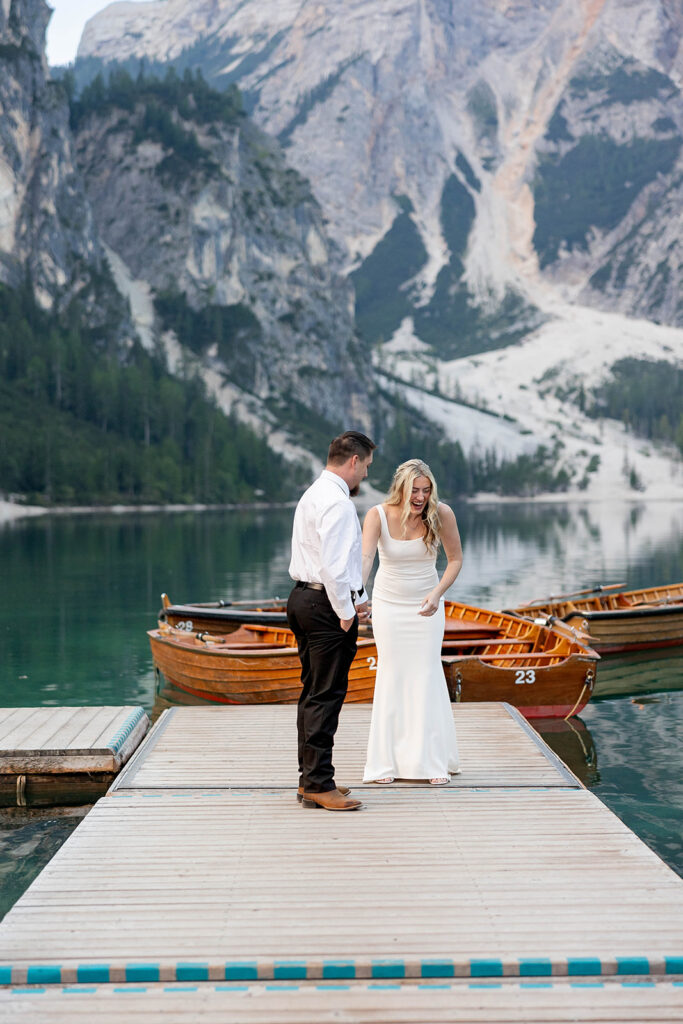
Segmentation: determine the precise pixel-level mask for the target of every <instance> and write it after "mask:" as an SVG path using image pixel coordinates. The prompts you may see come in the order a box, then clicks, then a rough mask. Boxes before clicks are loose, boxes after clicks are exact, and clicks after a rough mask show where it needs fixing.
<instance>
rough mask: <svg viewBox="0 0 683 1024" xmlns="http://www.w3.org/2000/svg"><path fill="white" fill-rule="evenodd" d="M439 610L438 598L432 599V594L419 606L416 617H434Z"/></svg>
mask: <svg viewBox="0 0 683 1024" xmlns="http://www.w3.org/2000/svg"><path fill="white" fill-rule="evenodd" d="M438 608H439V598H438V597H434V595H433V594H428V595H427V597H425V599H424V601H423V602H422V604H421V605H420V610H419V612H418V613H417V614H418V615H434V613H435V612H436V611H438Z"/></svg>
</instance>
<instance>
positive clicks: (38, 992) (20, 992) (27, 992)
mask: <svg viewBox="0 0 683 1024" xmlns="http://www.w3.org/2000/svg"><path fill="white" fill-rule="evenodd" d="M46 992H47V989H46V988H13V989H12V993H13V995H15V996H44V995H45V993H46Z"/></svg>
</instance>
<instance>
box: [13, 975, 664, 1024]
mask: <svg viewBox="0 0 683 1024" xmlns="http://www.w3.org/2000/svg"><path fill="white" fill-rule="evenodd" d="M653 990H654V991H653ZM653 995H656V997H657V998H656V1001H654V1000H653ZM682 998H683V982H674V981H659V982H657V984H656V989H655V983H654V982H653V981H652V979H645V980H639V981H635V982H634V981H628V980H624V979H605V980H603V981H597V982H596V981H589V982H585V981H571V980H569V979H557V978H556V979H552V980H550V981H548V980H546V981H542V982H533V981H532V982H520V981H517V980H510V979H504V980H502V981H498V982H481V981H480V982H469V981H464V980H463V981H453V982H449V983H447V984H444V983H434V982H424V983H419V982H418V983H415V984H410V983H405V982H404V983H403V984H395V983H394V984H391V983H363V982H353V983H339V982H336V983H330V982H323V983H320V984H317V983H303V984H296V983H292V982H285V983H277V984H267V983H264V984H262V985H238V984H223V985H220V984H207V983H203V984H199V985H198V984H191V983H189V984H188V983H184V984H175V985H164V984H156V985H154V984H153V985H148V984H146V985H134V986H125V987H122V986H115V985H87V986H85V985H75V986H70V987H67V988H59V987H56V986H53V987H52V988H39V987H38V988H35V987H33V988H30V989H23V990H21V991H15V992H14V993H12V992H10V991H8V990H4V991H3V990H0V1019H6V1018H5V1017H4V1016H3V1014H4V1013H5V1012H8V1013H9V1012H11V1020H12V1021H13V1022H15V1024H24V1022H25V1024H35V1021H38V1020H40V1021H49V1022H50V1024H79V1022H81V1021H82V1022H87V1024H91V1022H92V1021H93V1020H97V1021H98V1024H120V1022H121V1021H122V1020H124V1021H125V1022H126V1024H156V1022H159V1024H168V1022H169V1021H172V1022H173V1024H196V1021H198V1020H201V1021H202V1024H237V1022H241V1024H327V1022H329V1024H334V1022H338V1021H339V1020H344V1021H349V1022H367V1024H386V1022H388V1021H391V1022H402V1024H424V1022H425V1021H432V1022H434V1024H491V1022H498V1024H500V1022H510V1024H512V1022H519V1024H550V1022H565V1021H566V1022H568V1021H572V1022H579V1024H630V1022H633V1024H636V1022H638V1024H643V1022H645V1021H648V1022H657V1024H660V1022H667V1024H674V1022H675V1024H680V1019H681V1016H680V1011H681V999H682Z"/></svg>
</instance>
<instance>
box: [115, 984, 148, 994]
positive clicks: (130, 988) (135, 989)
mask: <svg viewBox="0 0 683 1024" xmlns="http://www.w3.org/2000/svg"><path fill="white" fill-rule="evenodd" d="M146 991H147V986H146V985H127V986H126V987H125V988H124V987H123V986H120V987H118V988H115V989H114V992H122V993H123V995H125V996H133V995H140V993H141V992H146Z"/></svg>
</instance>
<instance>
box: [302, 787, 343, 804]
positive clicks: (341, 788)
mask: <svg viewBox="0 0 683 1024" xmlns="http://www.w3.org/2000/svg"><path fill="white" fill-rule="evenodd" d="M337 790H338V792H340V793H341V795H342V796H348V795H349V793H350V792H351V790H350V789H349V787H348V786H337ZM296 798H297V800H298V801H299V803H301V801H302V800H303V798H304V787H303V786H299V788H298V789H297V791H296Z"/></svg>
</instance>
